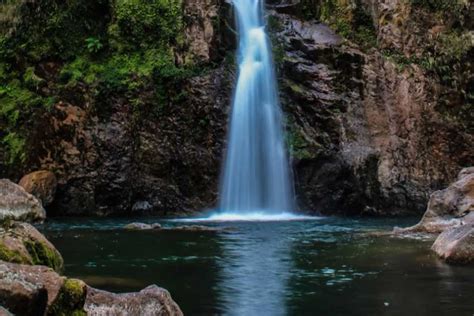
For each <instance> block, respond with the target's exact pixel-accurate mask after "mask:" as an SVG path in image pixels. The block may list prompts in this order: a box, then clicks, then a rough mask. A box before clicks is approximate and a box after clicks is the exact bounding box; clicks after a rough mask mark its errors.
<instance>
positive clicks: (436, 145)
mask: <svg viewBox="0 0 474 316" xmlns="http://www.w3.org/2000/svg"><path fill="white" fill-rule="evenodd" d="M328 3H329V1H319V0H301V1H296V0H295V1H277V0H275V1H269V2H268V3H267V4H269V5H270V7H271V9H272V10H271V12H270V16H269V23H268V26H269V29H271V34H272V41H273V44H274V45H273V47H274V57H275V61H276V65H277V68H278V69H277V70H278V76H279V85H280V97H281V100H282V108H283V110H284V112H285V114H286V117H287V130H288V135H287V139H288V143H289V145H290V154H291V158H292V164H293V169H294V176H295V180H296V186H295V188H296V191H297V192H296V193H297V198H298V204H299V206H300V208H301V209H302V210H308V211H310V212H322V213H327V214H333V213H345V214H372V215H373V214H381V215H388V214H400V213H407V212H409V213H421V212H423V211H424V209H425V206H426V202H427V201H428V199H429V196H430V194H431V193H432V192H433V191H436V190H439V189H441V188H443V187H446V186H447V185H448V184H449V183H450V182H451V181H452V180H453V178H454V177H453V175H455V174H456V173H457V172H458V171H459V170H460V169H461V168H462V167H464V166H469V165H472V164H473V163H474V152H473V151H472V148H473V144H474V136H473V135H472V133H469V131H468V129H466V128H464V126H461V125H460V124H459V123H458V122H456V121H455V120H453V119H451V117H450V116H449V115H444V114H442V113H440V112H439V111H438V106H439V104H438V103H439V102H438V101H439V99H440V95H444V96H448V99H453V100H457V99H459V96H458V95H456V94H451V92H450V91H448V92H446V90H443V89H444V88H443V87H441V85H440V84H439V82H438V81H437V80H436V78H434V77H433V76H432V74H430V73H427V72H426V71H425V70H424V69H422V67H421V66H420V65H417V64H409V65H400V64H399V63H397V62H396V61H394V60H393V59H390V58H387V56H385V55H384V54H385V53H386V50H388V51H391V50H396V51H397V52H399V53H400V54H401V56H402V57H403V58H405V59H406V58H412V57H413V58H418V57H420V56H422V53H423V51H422V50H424V49H426V45H424V44H425V43H427V42H429V41H431V40H432V39H433V38H435V37H436V36H437V34H438V33H439V32H440V30H442V28H443V27H449V25H448V24H447V23H445V24H446V25H444V24H443V18H441V15H435V14H429V13H427V12H424V13H423V14H420V15H417V13H414V12H413V7H411V6H409V5H408V2H403V1H402V2H400V1H392V0H387V1H375V0H361V1H355V2H352V1H350V2H349V1H337V3H344V5H346V4H347V5H350V6H351V7H359V6H362V7H363V10H365V13H366V14H365V15H366V16H367V17H368V19H369V20H370V21H369V22H370V23H369V24H370V25H373V28H374V29H375V31H374V32H375V35H374V36H375V38H376V41H377V45H376V46H373V47H371V48H366V47H365V46H364V45H362V44H355V43H354V42H352V39H350V40H348V39H347V38H343V37H342V35H344V34H337V33H336V32H335V31H334V29H335V27H334V25H331V27H332V28H331V27H329V26H328V25H326V24H323V23H321V22H320V21H317V20H316V19H309V18H308V17H307V15H305V14H304V13H307V12H305V10H309V9H310V8H313V9H315V10H316V11H317V10H320V11H321V10H322V7H323V6H324V5H326V4H328ZM183 4H184V6H183V10H184V13H185V14H184V16H185V21H184V22H185V23H184V34H183V35H184V43H183V44H182V47H179V48H176V51H175V55H176V56H175V59H176V61H175V62H176V64H178V65H186V64H188V63H191V64H193V63H194V64H196V65H199V66H201V65H202V66H203V68H206V69H205V70H203V71H202V73H200V74H198V75H196V76H194V77H192V78H188V79H186V80H185V81H184V82H183V83H182V84H180V85H179V87H178V88H179V89H177V90H179V91H178V92H179V93H180V94H181V93H182V95H183V96H184V97H183V100H181V101H176V100H172V101H169V102H168V103H167V104H165V105H164V106H162V107H160V108H159V109H153V111H148V112H146V115H144V116H141V117H139V118H138V119H137V115H136V113H135V110H134V109H135V107H134V106H133V105H132V104H130V102H129V101H127V98H126V97H125V96H124V95H121V94H120V93H118V94H116V95H112V96H108V95H107V96H106V97H105V98H104V100H102V99H101V100H98V99H95V97H93V96H91V94H90V93H89V92H90V91H87V89H88V88H87V87H82V85H80V86H79V87H78V88H77V91H71V93H70V94H69V93H68V95H67V97H64V98H63V97H62V96H61V98H59V99H60V100H62V102H59V103H57V104H55V105H54V106H53V108H52V109H51V111H49V112H48V113H45V114H44V116H43V117H41V118H38V119H37V120H35V123H34V126H32V129H34V130H36V131H37V132H35V133H33V134H34V135H33V140H32V141H31V143H32V144H33V145H34V146H35V147H37V148H35V149H34V150H33V151H32V154H31V155H32V156H33V158H32V161H31V166H30V167H29V168H34V169H46V170H55V173H56V176H57V180H58V188H57V194H56V199H55V201H54V202H53V203H52V204H51V205H50V206H49V207H48V212H50V211H51V214H59V215H65V214H94V215H108V214H113V213H121V214H134V215H135V214H136V215H141V214H150V213H153V214H161V215H163V214H165V213H167V212H168V213H181V212H192V211H197V210H202V209H204V208H209V207H212V206H214V205H216V199H217V192H218V181H219V171H220V164H221V161H222V156H223V153H224V147H225V144H224V142H225V135H226V128H227V117H228V116H227V114H228V111H229V105H230V103H231V94H232V86H233V80H234V73H235V70H234V68H233V66H229V64H231V65H233V64H235V63H234V62H233V61H232V58H231V57H232V54H231V52H232V51H233V49H234V46H235V36H236V35H235V33H234V32H233V31H232V30H231V25H233V19H232V13H231V10H230V9H229V8H230V6H229V4H228V2H225V1H220V0H198V1H188V0H186V1H184V2H183ZM334 14H336V13H334ZM304 17H306V18H304ZM339 22H341V21H339ZM342 22H344V21H342ZM366 22H367V21H366ZM351 23H357V21H356V22H354V21H351ZM450 23H452V22H450ZM229 26H230V27H229ZM349 26H350V25H349ZM426 30H428V32H426ZM352 31H354V30H351V31H349V32H352ZM339 33H341V32H339ZM363 46H364V47H363ZM424 52H425V53H427V52H428V50H426V51H424ZM225 55H229V56H228V57H229V58H227V59H225V60H224V58H223V56H225ZM405 63H408V62H406V61H405ZM402 66H403V67H402ZM38 68H39V69H38V70H41V72H44V74H43V75H44V76H43V77H44V78H47V79H48V80H49V79H51V78H54V77H55V73H58V72H59V71H60V68H61V65H55V64H54V62H51V63H48V65H46V66H45V65H39V66H38ZM48 69H49V70H50V71H47V70H48ZM51 80H53V79H51ZM81 89H83V90H84V91H82V90H81ZM465 90H466V91H467V89H465ZM442 91H444V92H442ZM88 93H89V94H88ZM121 93H124V94H126V93H127V92H121ZM139 93H140V95H141V96H145V98H144V99H145V101H146V100H147V98H148V97H149V99H150V100H152V101H150V103H152V104H147V105H146V106H149V107H152V106H154V105H156V104H155V103H156V102H155V101H156V100H154V99H153V98H152V95H153V93H154V92H153V89H151V88H149V87H144V88H141V90H140V91H139ZM450 96H452V98H451V97H450ZM145 103H146V102H145ZM146 106H145V107H146ZM471 112H472V111H471ZM468 113H469V112H468ZM3 155H4V153H2V152H1V150H0V158H1V157H2V156H3ZM0 169H1V168H0ZM1 171H2V170H0V173H1Z"/></svg>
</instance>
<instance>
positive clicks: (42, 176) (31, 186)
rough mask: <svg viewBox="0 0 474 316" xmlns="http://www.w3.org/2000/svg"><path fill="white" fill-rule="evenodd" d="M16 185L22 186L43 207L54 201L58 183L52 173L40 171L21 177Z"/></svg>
mask: <svg viewBox="0 0 474 316" xmlns="http://www.w3.org/2000/svg"><path fill="white" fill-rule="evenodd" d="M18 184H19V185H20V186H22V187H23V188H24V189H25V191H26V192H28V193H30V194H33V195H34V196H36V197H37V198H38V199H39V200H40V201H41V202H42V204H43V206H47V205H49V204H51V203H52V202H53V200H54V195H55V194H56V187H57V184H58V182H57V180H56V176H55V175H54V173H52V172H51V171H46V170H40V171H35V172H32V173H29V174H27V175H25V176H23V178H21V180H20V182H19V183H18Z"/></svg>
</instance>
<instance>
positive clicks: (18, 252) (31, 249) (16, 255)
mask: <svg viewBox="0 0 474 316" xmlns="http://www.w3.org/2000/svg"><path fill="white" fill-rule="evenodd" d="M0 260H3V261H7V262H13V263H22V264H31V265H44V266H47V267H50V268H52V269H54V270H55V271H57V272H61V271H62V269H63V265H64V261H63V258H62V256H61V254H60V253H59V251H58V250H57V249H56V248H55V247H54V246H53V245H52V244H51V243H50V242H49V240H47V239H46V237H44V236H43V235H42V234H41V233H40V232H39V231H38V230H37V229H36V228H35V227H33V226H32V225H30V224H28V223H21V222H14V223H11V224H9V225H4V226H3V227H2V228H0Z"/></svg>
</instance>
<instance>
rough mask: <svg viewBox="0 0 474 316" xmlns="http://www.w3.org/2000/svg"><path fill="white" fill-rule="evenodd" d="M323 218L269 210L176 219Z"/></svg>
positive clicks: (268, 219)
mask: <svg viewBox="0 0 474 316" xmlns="http://www.w3.org/2000/svg"><path fill="white" fill-rule="evenodd" d="M321 218H322V217H318V216H308V215H301V214H294V213H289V212H282V213H272V212H268V210H264V211H254V212H242V211H239V212H225V213H215V214H211V215H210V216H209V217H198V218H186V219H176V220H175V221H183V222H278V221H307V220H318V219H321Z"/></svg>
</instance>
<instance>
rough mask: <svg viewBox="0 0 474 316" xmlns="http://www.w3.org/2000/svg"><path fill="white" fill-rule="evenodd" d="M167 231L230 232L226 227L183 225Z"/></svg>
mask: <svg viewBox="0 0 474 316" xmlns="http://www.w3.org/2000/svg"><path fill="white" fill-rule="evenodd" d="M165 229H166V230H177V231H188V232H218V231H223V230H228V229H229V228H226V227H209V226H203V225H183V226H176V227H167V228H165Z"/></svg>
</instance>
